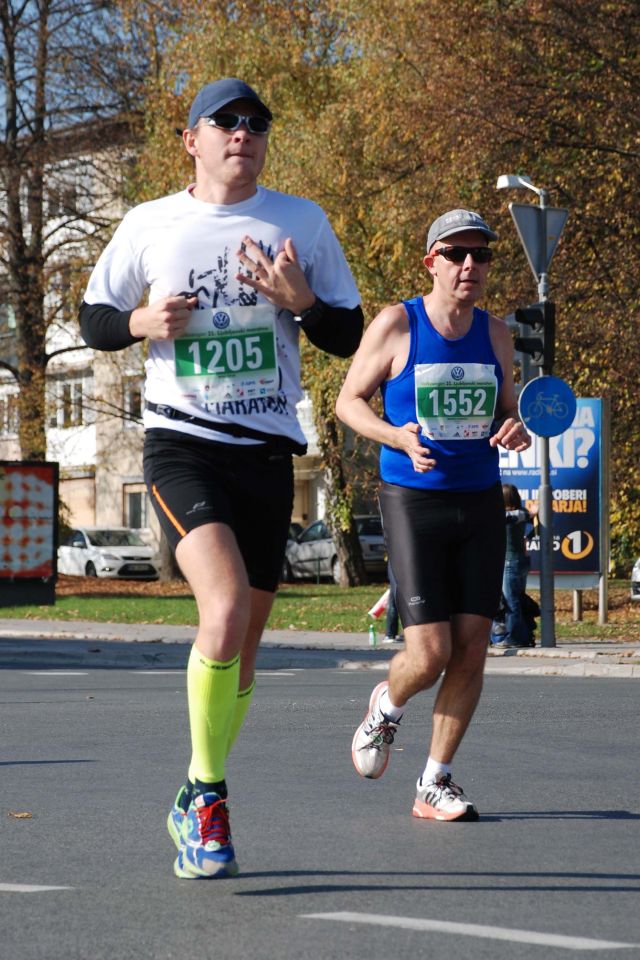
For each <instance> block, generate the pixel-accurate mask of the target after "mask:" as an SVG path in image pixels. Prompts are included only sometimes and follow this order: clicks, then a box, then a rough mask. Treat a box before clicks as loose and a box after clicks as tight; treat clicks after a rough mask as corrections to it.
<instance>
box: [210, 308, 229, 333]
mask: <svg viewBox="0 0 640 960" xmlns="http://www.w3.org/2000/svg"><path fill="white" fill-rule="evenodd" d="M230 322H231V319H230V317H229V314H228V313H225V312H224V310H219V311H218V312H217V313H214V315H213V325H214V327H215V328H216V330H226V329H227V327H228V326H229V324H230Z"/></svg>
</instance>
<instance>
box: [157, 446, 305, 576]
mask: <svg viewBox="0 0 640 960" xmlns="http://www.w3.org/2000/svg"><path fill="white" fill-rule="evenodd" d="M144 478H145V482H146V484H147V488H148V490H149V495H150V497H151V500H152V502H153V506H154V508H155V511H156V513H157V514H158V518H159V520H160V525H161V527H162V529H163V531H164V533H165V534H166V536H167V539H168V540H169V543H170V544H171V546H172V547H173V549H174V550H175V548H176V546H177V545H178V543H179V542H180V540H181V539H182V537H184V536H185V534H187V533H189V532H190V531H191V530H194V529H195V528H196V527H200V526H202V525H203V524H205V523H226V524H227V525H228V526H229V527H231V529H232V530H233V532H234V534H235V537H236V540H237V542H238V546H239V548H240V553H241V554H242V557H243V559H244V562H245V565H246V568H247V572H248V575H249V583H250V584H251V586H252V587H255V588H256V589H258V590H267V591H269V592H273V591H275V589H276V588H277V586H278V582H279V580H280V574H281V572H282V562H283V558H284V549H285V546H286V543H287V535H288V531H289V523H290V521H291V511H292V508H293V465H292V461H291V455H290V454H288V453H275V454H274V453H273V451H271V452H269V451H268V450H267V449H266V447H265V445H264V444H250V445H249V444H231V443H218V442H215V441H211V440H201V439H200V438H199V437H192V436H190V435H188V434H186V433H180V432H179V431H177V430H164V429H152V430H148V431H147V432H146V434H145V440H144Z"/></svg>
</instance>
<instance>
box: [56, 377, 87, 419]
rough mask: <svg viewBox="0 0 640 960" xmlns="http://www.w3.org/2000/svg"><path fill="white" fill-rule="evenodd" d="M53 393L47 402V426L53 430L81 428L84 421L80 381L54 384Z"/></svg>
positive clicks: (82, 392)
mask: <svg viewBox="0 0 640 960" xmlns="http://www.w3.org/2000/svg"><path fill="white" fill-rule="evenodd" d="M53 391H55V392H52V395H51V399H50V401H49V416H48V419H49V426H50V427H53V428H54V429H55V428H56V427H57V428H58V429H68V428H69V427H80V426H82V424H83V423H85V420H86V417H85V408H84V391H83V381H82V379H78V380H67V381H66V382H65V383H60V382H58V383H55V384H54V386H53Z"/></svg>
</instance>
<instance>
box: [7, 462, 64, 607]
mask: <svg viewBox="0 0 640 960" xmlns="http://www.w3.org/2000/svg"><path fill="white" fill-rule="evenodd" d="M57 534H58V464H57V463H44V462H29V461H0V602H1V603H2V604H3V605H4V606H6V605H7V604H11V603H16V604H17V603H21V602H34V603H53V600H54V597H53V593H54V587H55V579H56V574H57V563H56V545H57V539H58V537H57Z"/></svg>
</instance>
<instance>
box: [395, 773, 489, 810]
mask: <svg viewBox="0 0 640 960" xmlns="http://www.w3.org/2000/svg"><path fill="white" fill-rule="evenodd" d="M416 786H417V794H416V799H415V800H414V801H413V810H412V811H411V813H412V814H413V816H414V817H422V818H423V819H427V820H478V819H479V814H478V811H477V810H476V808H475V807H474V805H473V804H472V803H471V801H470V800H467V798H466V797H465V795H464V793H463V792H462V787H459V786H458V785H457V783H454V782H453V780H452V779H451V774H450V773H443V774H441V775H440V776H439V777H438V778H437V779H436V780H433V781H432V782H431V783H425V784H423V783H422V777H421V778H420V779H419V780H418V783H417V785H416Z"/></svg>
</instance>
